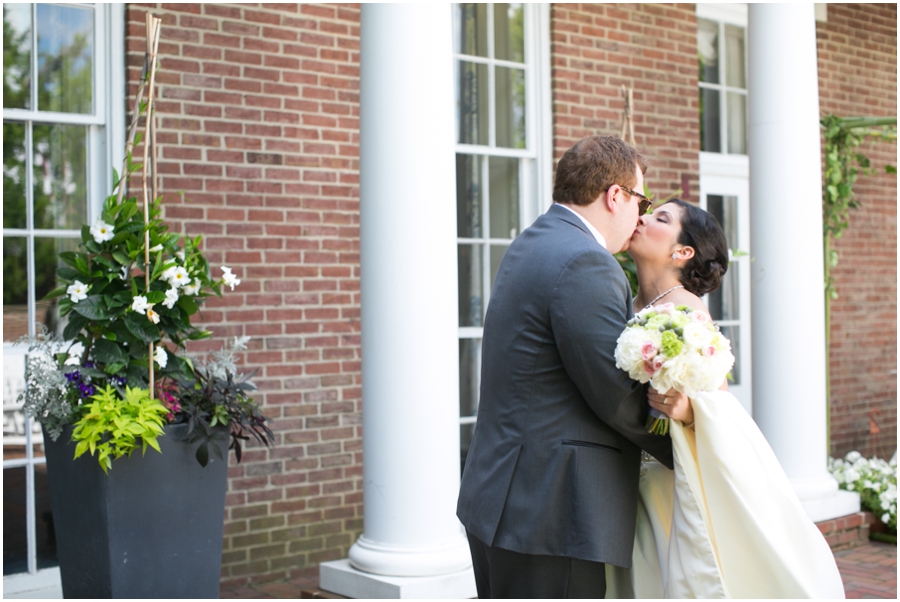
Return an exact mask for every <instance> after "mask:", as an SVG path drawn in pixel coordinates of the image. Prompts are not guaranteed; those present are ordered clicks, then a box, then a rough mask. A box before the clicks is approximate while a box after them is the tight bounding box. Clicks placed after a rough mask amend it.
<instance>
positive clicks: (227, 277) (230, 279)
mask: <svg viewBox="0 0 900 602" xmlns="http://www.w3.org/2000/svg"><path fill="white" fill-rule="evenodd" d="M222 271H223V272H225V273H224V274H223V275H222V283H223V284H224V285H225V286H230V287H231V290H234V287H236V286H237V285H239V284H240V283H241V281H240V279H239V278H237V277H236V276H235V275H234V274H232V273H231V268H229V267H226V266H224V265H223V266H222Z"/></svg>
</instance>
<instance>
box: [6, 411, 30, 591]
mask: <svg viewBox="0 0 900 602" xmlns="http://www.w3.org/2000/svg"><path fill="white" fill-rule="evenodd" d="M5 414H6V413H5V412H4V416H3V420H4V422H3V457H4V459H7V460H8V459H11V458H21V457H24V456H25V452H24V447H23V446H22V445H18V444H13V443H9V442H8V441H7V437H6V415H5ZM25 487H26V482H25V468H24V467H21V468H4V469H3V574H4V575H12V574H14V573H25V572H27V571H28V540H27V538H26V535H25Z"/></svg>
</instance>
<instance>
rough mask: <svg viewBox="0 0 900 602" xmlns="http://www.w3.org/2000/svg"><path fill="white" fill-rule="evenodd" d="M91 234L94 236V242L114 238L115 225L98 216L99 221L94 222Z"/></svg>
mask: <svg viewBox="0 0 900 602" xmlns="http://www.w3.org/2000/svg"><path fill="white" fill-rule="evenodd" d="M91 236H93V237H94V242H98V243H101V242H106V241H108V240H112V238H113V236H115V235H114V234H113V227H112V226H110V225H109V224H107V223H106V222H104V221H103V220H102V219H100V218H97V221H95V222H94V225H93V226H91Z"/></svg>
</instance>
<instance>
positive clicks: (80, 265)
mask: <svg viewBox="0 0 900 602" xmlns="http://www.w3.org/2000/svg"><path fill="white" fill-rule="evenodd" d="M75 267H76V268H77V269H78V271H79V272H81V273H82V274H84V275H85V276H90V275H91V271H90V270H89V269H88V264H87V260H86V259H85V258H84V257H82V256H81V255H76V256H75Z"/></svg>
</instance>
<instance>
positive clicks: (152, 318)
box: [147, 303, 159, 324]
mask: <svg viewBox="0 0 900 602" xmlns="http://www.w3.org/2000/svg"><path fill="white" fill-rule="evenodd" d="M147 319H148V320H150V321H151V322H153V323H154V324H159V314H158V313H156V312H155V311H153V303H151V304H150V305H148V306H147Z"/></svg>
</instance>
